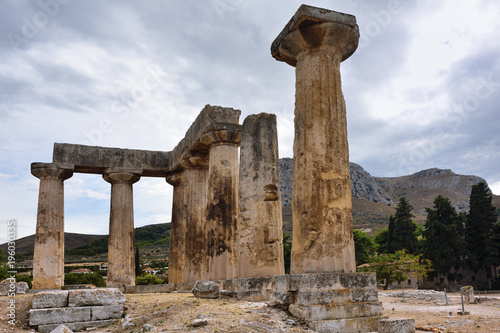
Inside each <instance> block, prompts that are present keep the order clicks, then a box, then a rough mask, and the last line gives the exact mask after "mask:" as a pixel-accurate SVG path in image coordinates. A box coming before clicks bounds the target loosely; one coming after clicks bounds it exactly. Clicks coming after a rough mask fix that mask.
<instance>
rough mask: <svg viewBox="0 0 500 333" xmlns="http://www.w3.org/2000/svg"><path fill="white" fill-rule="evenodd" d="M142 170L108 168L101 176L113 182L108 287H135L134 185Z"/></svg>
mask: <svg viewBox="0 0 500 333" xmlns="http://www.w3.org/2000/svg"><path fill="white" fill-rule="evenodd" d="M141 174H142V170H131V169H121V168H116V169H108V170H106V171H105V172H104V173H103V175H102V177H103V178H104V180H105V181H107V182H108V183H111V209H110V215H109V241H108V287H122V286H135V260H134V255H135V251H134V205H133V190H132V184H134V183H135V182H137V181H138V180H139V179H140V178H141Z"/></svg>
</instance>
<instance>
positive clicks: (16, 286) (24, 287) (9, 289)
mask: <svg viewBox="0 0 500 333" xmlns="http://www.w3.org/2000/svg"><path fill="white" fill-rule="evenodd" d="M11 281H12V280H11V279H5V280H3V281H2V282H0V296H8V295H9V294H12V293H14V291H15V293H16V294H26V292H28V291H29V286H28V284H27V283H26V282H14V283H12V282H11Z"/></svg>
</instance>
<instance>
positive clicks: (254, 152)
mask: <svg viewBox="0 0 500 333" xmlns="http://www.w3.org/2000/svg"><path fill="white" fill-rule="evenodd" d="M239 177H240V182H239V193H240V195H239V215H238V239H237V241H238V251H239V256H238V273H237V277H238V278H244V277H263V276H273V275H282V274H284V273H285V267H284V262H283V221H282V216H281V193H280V172H279V157H278V133H277V129H276V116H275V115H273V114H267V113H261V114H258V115H250V116H248V117H247V118H246V119H245V121H244V122H243V125H242V128H241V146H240V175H239Z"/></svg>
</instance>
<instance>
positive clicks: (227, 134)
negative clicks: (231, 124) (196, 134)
mask: <svg viewBox="0 0 500 333" xmlns="http://www.w3.org/2000/svg"><path fill="white" fill-rule="evenodd" d="M240 139H241V130H240V129H236V128H234V129H220V130H214V131H209V132H206V133H204V134H203V135H202V136H201V137H200V141H201V142H202V143H203V144H205V145H207V146H212V145H217V144H227V145H237V146H238V145H239V144H240Z"/></svg>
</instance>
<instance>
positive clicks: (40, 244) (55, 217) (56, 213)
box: [31, 163, 73, 289]
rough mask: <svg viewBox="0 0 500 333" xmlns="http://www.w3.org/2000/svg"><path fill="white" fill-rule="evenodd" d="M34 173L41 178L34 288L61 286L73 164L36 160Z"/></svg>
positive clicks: (34, 258)
mask: <svg viewBox="0 0 500 333" xmlns="http://www.w3.org/2000/svg"><path fill="white" fill-rule="evenodd" d="M31 173H32V174H33V176H35V177H37V178H39V179H40V189H39V194H38V213H37V219H36V236H35V249H34V255H33V289H58V288H60V287H61V286H62V285H63V284H64V185H63V181H64V180H65V179H68V178H70V177H71V176H72V175H73V170H72V167H70V166H65V167H63V166H59V165H57V164H53V163H32V164H31Z"/></svg>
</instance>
